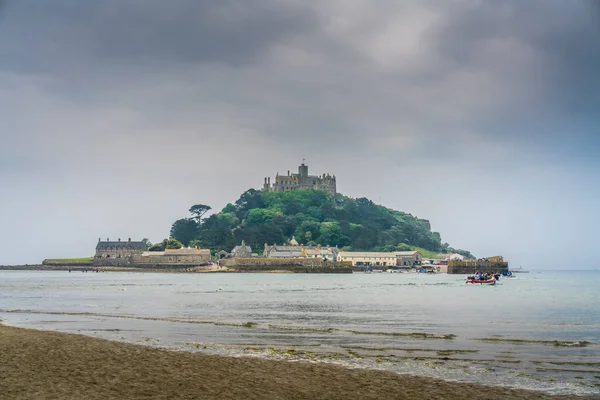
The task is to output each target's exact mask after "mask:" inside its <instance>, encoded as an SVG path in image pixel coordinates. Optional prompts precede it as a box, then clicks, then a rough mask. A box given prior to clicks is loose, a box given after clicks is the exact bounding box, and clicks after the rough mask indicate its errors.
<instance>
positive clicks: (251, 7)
mask: <svg viewBox="0 0 600 400" xmlns="http://www.w3.org/2000/svg"><path fill="white" fill-rule="evenodd" d="M6 14H7V15H6V17H7V18H12V19H13V26H12V29H13V30H14V31H13V32H12V35H11V37H10V38H6V39H5V40H6V41H12V42H16V41H27V42H28V44H29V45H30V46H28V47H26V48H22V47H19V46H14V47H13V49H12V50H13V54H14V53H16V55H17V56H18V57H19V58H18V59H17V60H16V61H17V62H19V63H20V64H21V65H20V66H21V67H24V65H23V64H24V63H25V62H29V63H32V64H41V65H39V67H40V68H41V67H42V66H43V64H45V63H47V62H54V63H56V64H57V65H56V64H55V65H54V66H55V67H56V66H58V67H61V68H67V69H69V64H70V63H72V64H75V66H77V64H79V63H86V62H89V63H92V62H99V63H101V64H104V65H107V64H111V63H114V64H117V65H121V66H125V67H126V66H138V65H140V64H144V63H154V64H157V65H158V66H159V67H160V66H162V65H168V64H171V63H192V62H208V63H225V64H230V65H243V64H247V63H251V62H256V61H257V60H259V59H260V57H261V56H262V55H264V52H265V51H266V50H267V49H268V48H269V46H270V45H271V44H272V43H274V42H278V41H281V40H283V39H285V38H287V37H289V36H290V35H293V34H295V33H296V32H298V31H304V30H306V29H314V28H316V27H317V19H316V15H315V14H314V13H313V12H311V10H310V8H308V7H304V6H301V5H299V4H296V3H293V2H285V1H274V2H273V1H264V0H257V1H252V2H248V1H241V0H223V1H210V0H201V1H194V0H175V1H168V2H165V1H159V0H148V1H143V2H140V1H129V2H124V1H115V0H110V1H89V2H88V1H86V2H73V1H67V0H63V1H54V2H46V3H44V4H40V3H39V2H36V1H33V2H32V1H26V0H25V1H18V2H17V1H14V2H11V3H10V5H9V7H7V9H6ZM5 62H6V61H5ZM102 66H103V65H99V66H98V67H99V68H102ZM86 67H91V66H90V65H87V66H86ZM30 68H35V66H34V65H30ZM54 72H59V71H56V70H55V71H54Z"/></svg>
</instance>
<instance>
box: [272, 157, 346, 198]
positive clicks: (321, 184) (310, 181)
mask: <svg viewBox="0 0 600 400" xmlns="http://www.w3.org/2000/svg"><path fill="white" fill-rule="evenodd" d="M299 189H314V190H321V191H323V192H326V193H327V194H329V195H330V196H335V195H336V193H337V191H336V183H335V175H330V174H323V175H309V174H308V165H305V164H304V162H302V164H300V166H298V173H297V174H290V171H288V173H287V175H279V173H277V175H276V176H275V182H274V183H273V184H271V178H270V177H268V178H265V182H264V185H263V190H264V191H266V192H287V191H291V190H299Z"/></svg>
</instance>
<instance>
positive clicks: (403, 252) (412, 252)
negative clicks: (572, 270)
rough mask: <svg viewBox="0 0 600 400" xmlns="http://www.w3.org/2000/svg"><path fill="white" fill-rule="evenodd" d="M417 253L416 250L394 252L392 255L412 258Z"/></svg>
mask: <svg viewBox="0 0 600 400" xmlns="http://www.w3.org/2000/svg"><path fill="white" fill-rule="evenodd" d="M417 253H419V252H418V251H417V250H410V251H395V252H394V254H395V255H397V256H414V255H415V254H417ZM419 254H420V253H419Z"/></svg>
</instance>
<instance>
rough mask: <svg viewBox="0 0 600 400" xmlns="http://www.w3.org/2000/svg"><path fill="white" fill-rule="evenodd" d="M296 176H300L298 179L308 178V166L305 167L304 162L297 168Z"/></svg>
mask: <svg viewBox="0 0 600 400" xmlns="http://www.w3.org/2000/svg"><path fill="white" fill-rule="evenodd" d="M298 175H300V179H302V178H307V177H308V165H305V164H304V161H303V162H302V164H300V166H298Z"/></svg>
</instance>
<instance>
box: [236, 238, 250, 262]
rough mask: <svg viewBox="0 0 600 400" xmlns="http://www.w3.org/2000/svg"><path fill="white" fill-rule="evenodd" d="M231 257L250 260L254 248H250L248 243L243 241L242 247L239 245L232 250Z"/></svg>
mask: <svg viewBox="0 0 600 400" xmlns="http://www.w3.org/2000/svg"><path fill="white" fill-rule="evenodd" d="M231 257H236V258H250V257H252V247H250V246H248V245H247V244H246V242H245V241H243V240H242V244H241V245H237V246H235V247H234V248H233V250H231Z"/></svg>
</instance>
